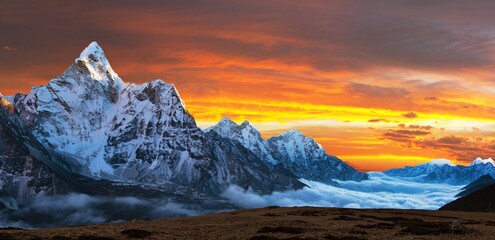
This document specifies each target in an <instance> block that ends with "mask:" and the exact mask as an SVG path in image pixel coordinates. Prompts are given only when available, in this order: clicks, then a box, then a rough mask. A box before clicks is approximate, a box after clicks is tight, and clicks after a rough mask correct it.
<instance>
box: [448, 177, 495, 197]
mask: <svg viewBox="0 0 495 240" xmlns="http://www.w3.org/2000/svg"><path fill="white" fill-rule="evenodd" d="M494 183H495V179H494V178H493V177H492V176H490V175H488V174H487V175H483V176H481V177H480V178H478V179H476V181H474V182H472V183H470V184H468V185H466V186H465V187H463V188H462V189H461V190H462V192H460V193H459V194H457V195H456V197H464V196H466V195H468V194H471V193H473V192H476V191H478V190H480V189H482V188H484V187H486V186H489V185H491V184H494Z"/></svg>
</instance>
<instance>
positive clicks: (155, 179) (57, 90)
mask: <svg viewBox="0 0 495 240" xmlns="http://www.w3.org/2000/svg"><path fill="white" fill-rule="evenodd" d="M0 166H1V167H0V180H1V182H0V196H1V199H3V200H2V202H4V204H5V205H9V204H10V205H11V204H12V202H15V201H21V200H29V199H34V198H37V197H40V196H45V195H54V194H59V193H65V192H70V191H81V192H87V193H95V192H97V193H99V194H117V193H124V194H125V193H129V192H132V193H136V194H142V195H160V196H162V195H166V196H183V197H184V196H185V197H188V198H191V199H203V198H208V196H217V195H218V194H219V193H221V192H222V191H224V190H225V189H226V188H227V187H228V186H229V185H231V184H236V185H238V186H241V187H243V188H245V189H251V190H252V191H254V192H256V193H271V192H273V191H285V190H294V189H299V188H302V187H304V186H305V185H304V184H303V183H302V182H300V181H299V180H298V179H299V178H305V179H308V180H314V181H321V182H325V183H332V179H338V180H354V181H361V180H366V179H367V178H368V175H367V174H366V173H361V172H358V171H356V170H355V169H353V168H352V167H350V166H349V165H347V164H346V163H344V162H343V161H341V160H340V159H338V158H337V157H335V156H331V155H328V154H327V153H326V152H325V150H324V149H323V148H322V146H321V145H320V144H318V143H316V142H315V141H314V139H312V138H310V137H306V136H304V135H303V134H302V133H300V132H298V131H296V130H291V131H288V132H286V133H283V134H281V135H280V136H276V137H272V138H270V139H268V140H264V139H262V138H261V136H260V133H259V132H258V131H257V130H256V129H255V128H254V127H253V126H252V125H251V124H249V123H248V122H244V123H242V124H241V125H237V124H235V123H234V122H232V121H231V120H230V119H228V118H224V119H223V120H222V121H220V122H219V123H218V124H217V125H215V126H213V127H211V128H209V129H206V130H205V131H203V130H201V129H200V128H198V127H197V125H196V122H195V120H194V118H193V117H192V116H191V114H189V112H188V111H187V110H186V106H185V104H184V102H183V101H182V99H181V98H180V95H179V93H178V91H177V89H176V88H175V87H174V86H173V85H172V84H167V83H164V82H163V81H161V80H155V81H152V82H150V83H144V84H139V85H137V84H130V83H124V82H123V81H122V79H121V78H120V77H119V76H118V75H117V74H116V73H115V72H114V71H113V69H112V67H111V66H110V63H109V62H108V60H107V58H106V57H105V54H104V52H103V50H102V49H101V47H100V46H99V45H98V44H97V43H96V42H93V43H91V44H90V45H89V46H88V47H87V48H86V49H84V51H83V52H82V53H81V54H80V56H79V57H78V58H77V59H76V60H75V62H74V63H73V64H72V65H71V66H70V67H69V68H68V69H67V70H66V71H65V72H64V73H63V74H62V75H60V76H58V77H56V78H54V79H53V80H51V81H50V82H49V83H48V84H46V85H43V86H34V87H33V88H32V90H31V91H30V92H29V93H28V94H21V93H18V94H16V95H15V96H11V97H3V96H2V95H1V94H0ZM205 196H206V197H205ZM11 200H12V201H11Z"/></svg>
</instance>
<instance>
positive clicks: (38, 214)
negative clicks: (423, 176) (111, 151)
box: [0, 172, 462, 228]
mask: <svg viewBox="0 0 495 240" xmlns="http://www.w3.org/2000/svg"><path fill="white" fill-rule="evenodd" d="M304 182H305V183H306V184H307V185H308V186H309V188H308V187H306V188H304V189H301V190H297V191H287V192H274V193H272V194H270V195H258V194H256V193H253V192H252V191H249V190H248V191H246V190H244V189H242V188H240V187H238V186H230V187H229V188H228V189H227V190H226V191H225V192H224V193H223V194H222V196H223V197H225V198H226V199H228V200H230V201H231V202H232V203H233V204H235V205H237V206H239V207H240V208H260V207H267V206H274V205H276V206H286V207H292V206H319V207H344V208H398V209H400V208H404V209H432V210H434V209H438V208H439V207H441V206H443V205H445V204H446V203H449V202H451V201H452V200H454V199H455V197H454V196H455V195H456V194H457V193H458V192H459V191H460V188H461V187H462V186H453V185H448V184H435V183H419V182H413V181H410V180H407V179H399V178H393V177H388V176H386V175H385V174H383V173H378V172H371V173H370V180H367V181H362V182H353V181H337V182H338V184H339V187H336V186H331V185H327V184H323V183H319V182H313V181H306V180H304ZM10 206H11V207H12V206H14V205H10ZM229 210H232V205H230V206H225V207H224V208H223V209H222V208H221V207H217V208H216V209H205V208H204V207H201V206H199V205H197V204H189V203H177V202H173V201H171V200H168V199H160V200H159V199H152V200H149V199H148V200H144V199H139V198H135V197H102V196H89V195H85V194H77V193H72V194H68V195H64V196H54V197H42V198H39V199H37V200H35V201H34V202H32V203H31V204H29V205H26V206H22V205H21V206H19V207H18V209H17V210H12V209H3V210H0V227H9V226H10V227H20V228H48V227H57V226H75V225H85V224H101V223H106V222H119V221H130V220H132V219H143V218H150V219H157V218H167V217H178V216H194V215H203V214H208V213H214V212H219V211H229Z"/></svg>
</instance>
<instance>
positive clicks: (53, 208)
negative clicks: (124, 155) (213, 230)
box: [0, 193, 218, 228]
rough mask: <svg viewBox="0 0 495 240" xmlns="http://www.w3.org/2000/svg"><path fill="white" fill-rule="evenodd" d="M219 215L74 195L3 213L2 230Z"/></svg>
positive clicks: (185, 207) (147, 202)
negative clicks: (3, 228)
mask: <svg viewBox="0 0 495 240" xmlns="http://www.w3.org/2000/svg"><path fill="white" fill-rule="evenodd" d="M216 211H218V210H216ZM216 211H215V210H204V209H202V208H200V207H199V206H196V205H192V204H191V205H186V204H179V203H176V202H173V201H170V200H167V199H162V200H156V199H153V200H144V199H139V198H135V197H102V196H89V195H86V194H78V193H71V194H68V195H62V196H53V197H42V198H39V199H36V200H35V201H33V202H32V203H31V204H29V205H27V206H19V208H18V209H15V210H14V209H3V210H0V227H19V228H49V227H60V226H77V225H86V224H101V223H107V222H121V221H130V220H133V219H148V218H149V219H157V218H167V217H178V216H195V215H202V214H207V213H211V212H216Z"/></svg>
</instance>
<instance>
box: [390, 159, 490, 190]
mask: <svg viewBox="0 0 495 240" xmlns="http://www.w3.org/2000/svg"><path fill="white" fill-rule="evenodd" d="M384 173H385V174H387V175H389V176H393V177H414V178H417V180H420V181H426V182H442V183H450V184H469V183H471V182H473V181H475V180H476V179H478V178H480V177H481V176H483V175H486V174H488V175H491V176H492V177H495V165H493V160H491V159H485V160H483V159H481V158H476V159H475V160H474V161H473V162H471V164H470V165H468V166H462V165H455V164H454V163H452V162H451V161H449V160H446V159H438V160H433V161H430V162H427V163H423V164H419V165H416V166H413V167H411V166H406V167H404V168H396V169H390V170H387V171H384Z"/></svg>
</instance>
